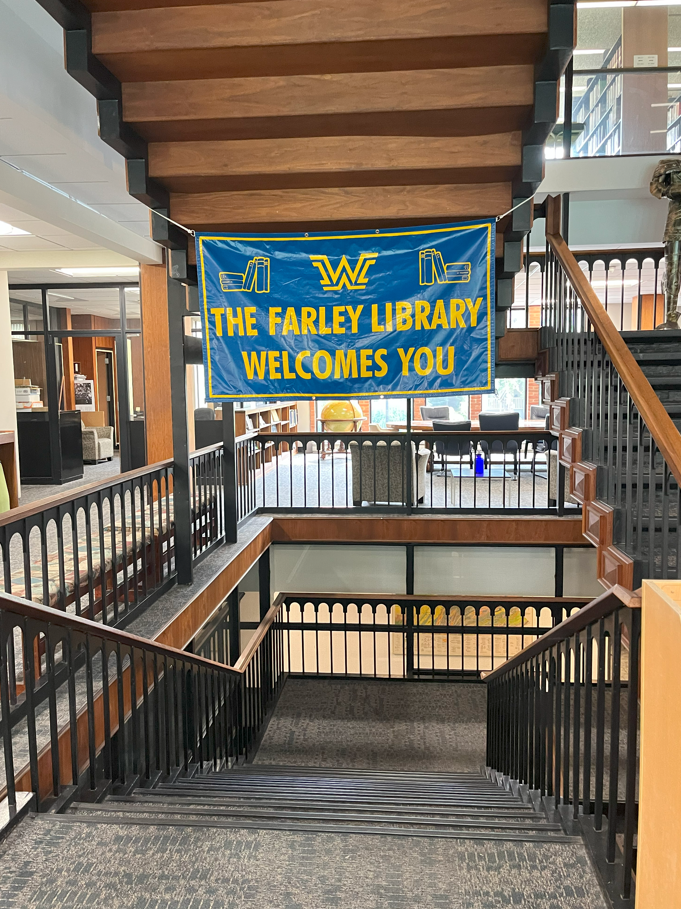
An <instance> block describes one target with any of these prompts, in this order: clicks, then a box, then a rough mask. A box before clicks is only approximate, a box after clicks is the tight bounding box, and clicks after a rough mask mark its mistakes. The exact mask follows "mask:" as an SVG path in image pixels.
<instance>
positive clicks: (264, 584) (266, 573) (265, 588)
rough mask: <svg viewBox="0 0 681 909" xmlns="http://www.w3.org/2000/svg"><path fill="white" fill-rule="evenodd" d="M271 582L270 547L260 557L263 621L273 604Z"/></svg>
mask: <svg viewBox="0 0 681 909" xmlns="http://www.w3.org/2000/svg"><path fill="white" fill-rule="evenodd" d="M270 583H271V581H270V550H269V547H268V548H267V549H266V550H265V551H264V552H263V554H262V555H261V556H260V558H259V559H258V590H259V592H260V621H261V622H262V620H263V619H264V618H265V616H266V615H267V613H268V612H269V609H270V605H271V593H270Z"/></svg>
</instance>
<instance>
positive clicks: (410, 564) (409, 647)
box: [404, 402, 414, 679]
mask: <svg viewBox="0 0 681 909" xmlns="http://www.w3.org/2000/svg"><path fill="white" fill-rule="evenodd" d="M410 403H411V402H410ZM405 586H406V588H407V589H406V593H407V596H412V595H413V593H414V544H413V543H407V578H406V585H405ZM405 612H406V621H405V625H406V628H407V633H406V635H405V641H404V652H405V657H406V666H405V670H406V676H407V678H408V679H413V678H414V603H413V602H412V601H407V603H406V606H405Z"/></svg>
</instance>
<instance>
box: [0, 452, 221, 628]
mask: <svg viewBox="0 0 681 909" xmlns="http://www.w3.org/2000/svg"><path fill="white" fill-rule="evenodd" d="M224 464H225V455H224V447H223V446H222V444H220V445H212V446H210V447H208V448H204V449H201V450H200V451H196V452H193V453H192V454H191V455H190V458H189V482H190V488H189V492H190V502H191V539H190V540H189V541H187V542H188V545H190V547H191V554H192V558H193V560H194V561H198V560H199V559H201V558H203V557H204V556H205V555H207V554H208V553H209V552H210V551H211V550H212V549H213V548H214V547H215V546H217V545H219V544H220V543H221V542H222V541H223V540H224V538H225V523H226V515H225V467H224ZM173 476H174V465H173V461H171V460H168V461H162V462H160V463H158V464H153V465H151V466H149V467H143V468H140V469H138V470H133V471H130V472H128V473H123V474H120V475H118V476H115V477H110V478H108V479H107V480H105V481H103V482H102V483H96V484H89V485H87V486H82V487H80V488H77V489H75V490H73V491H71V492H68V493H64V494H63V495H58V496H53V497H51V498H48V499H45V500H43V501H41V502H37V503H35V504H34V505H29V506H26V507H21V508H16V509H13V510H11V511H9V512H6V513H5V514H4V515H2V516H0V565H1V568H2V581H1V584H2V589H3V590H4V592H5V593H8V594H12V595H14V596H19V597H22V598H24V599H27V600H30V601H31V602H34V603H41V604H44V605H46V606H52V607H54V608H55V609H61V610H63V611H66V612H70V613H72V614H74V615H77V616H85V617H86V618H88V619H91V620H92V621H99V622H102V623H103V624H105V625H112V626H117V627H123V626H125V625H126V624H127V622H129V621H130V620H131V619H132V618H133V617H134V615H135V614H136V613H137V611H138V610H139V608H140V607H142V606H148V605H149V603H150V602H152V601H153V600H154V599H156V598H157V597H158V596H159V595H160V594H162V593H164V592H165V591H166V590H167V589H168V587H169V586H170V585H171V584H173V583H174V581H175V522H174V510H173Z"/></svg>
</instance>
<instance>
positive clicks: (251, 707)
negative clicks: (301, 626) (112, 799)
mask: <svg viewBox="0 0 681 909" xmlns="http://www.w3.org/2000/svg"><path fill="white" fill-rule="evenodd" d="M283 678H284V648H283V633H282V627H281V622H280V621H279V619H278V610H277V609H272V610H270V613H269V614H268V616H267V617H266V618H265V620H264V621H263V622H262V623H261V625H260V627H259V628H258V630H257V632H256V634H255V635H254V637H253V638H252V640H251V641H250V643H249V645H248V647H247V648H246V651H245V652H244V653H243V654H242V655H241V657H240V659H239V661H238V663H237V664H236V665H235V666H234V667H228V666H225V665H222V664H219V663H216V662H213V661H210V660H206V659H204V658H202V657H199V656H195V655H193V654H189V653H186V652H183V651H180V650H175V649H173V648H172V647H166V646H163V645H160V644H156V643H154V642H153V641H148V640H145V639H143V638H139V637H135V636H134V635H130V634H127V633H126V632H123V631H120V630H118V629H112V628H108V627H105V626H103V625H102V624H100V623H95V622H91V621H89V620H87V619H83V618H80V617H77V616H73V615H68V614H65V613H63V612H60V611H58V610H54V609H50V608H47V607H43V606H36V605H33V604H31V603H28V602H27V601H24V600H19V599H17V598H14V597H9V596H0V736H1V737H2V742H3V752H2V767H0V779H2V778H4V792H3V791H2V790H3V783H2V782H0V799H2V798H3V797H4V796H5V795H6V796H7V797H8V799H9V804H10V806H14V805H16V791H17V789H20V790H21V789H23V790H27V791H32V792H34V793H35V794H36V795H37V796H38V802H39V803H40V802H42V803H45V801H46V800H48V803H49V800H50V799H54V798H57V797H59V796H60V795H62V794H63V792H64V789H65V788H66V789H68V788H69V787H79V788H80V789H81V790H88V791H90V792H96V791H98V787H101V786H102V785H104V786H108V785H111V784H114V785H118V784H120V785H121V786H123V787H126V786H129V785H131V784H134V783H135V782H139V783H140V785H141V784H142V783H143V781H145V780H146V781H149V780H151V779H158V778H160V777H169V776H171V775H174V774H176V773H177V772H186V771H188V769H189V767H190V765H193V764H198V766H199V768H200V769H201V768H203V767H204V766H205V765H210V766H212V767H213V768H214V769H218V768H221V767H226V766H230V765H231V764H232V763H233V762H234V761H237V760H240V759H242V758H244V757H246V756H248V754H249V753H250V751H251V750H252V748H253V746H254V743H255V741H256V739H257V736H258V734H259V732H260V730H261V728H262V725H263V721H264V719H265V716H266V713H267V711H268V709H269V708H270V706H271V704H272V702H273V700H274V699H275V698H276V696H277V694H278V691H279V689H280V687H281V684H282V683H283ZM66 717H68V720H67V721H66V722H64V718H66ZM114 791H115V790H114Z"/></svg>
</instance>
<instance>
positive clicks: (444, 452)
mask: <svg viewBox="0 0 681 909" xmlns="http://www.w3.org/2000/svg"><path fill="white" fill-rule="evenodd" d="M470 431H471V421H470V420H461V421H460V422H458V423H456V422H453V421H452V420H433V432H470ZM433 453H434V454H435V455H439V456H440V458H441V463H442V470H440V471H439V473H436V474H435V476H436V477H444V476H446V474H447V458H448V457H452V458H463V457H465V456H466V455H468V457H469V461H470V466H471V467H473V445H472V443H471V440H470V439H465V440H464V439H445V440H443V441H442V442H438V441H436V442H435V443H434V444H433Z"/></svg>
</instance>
